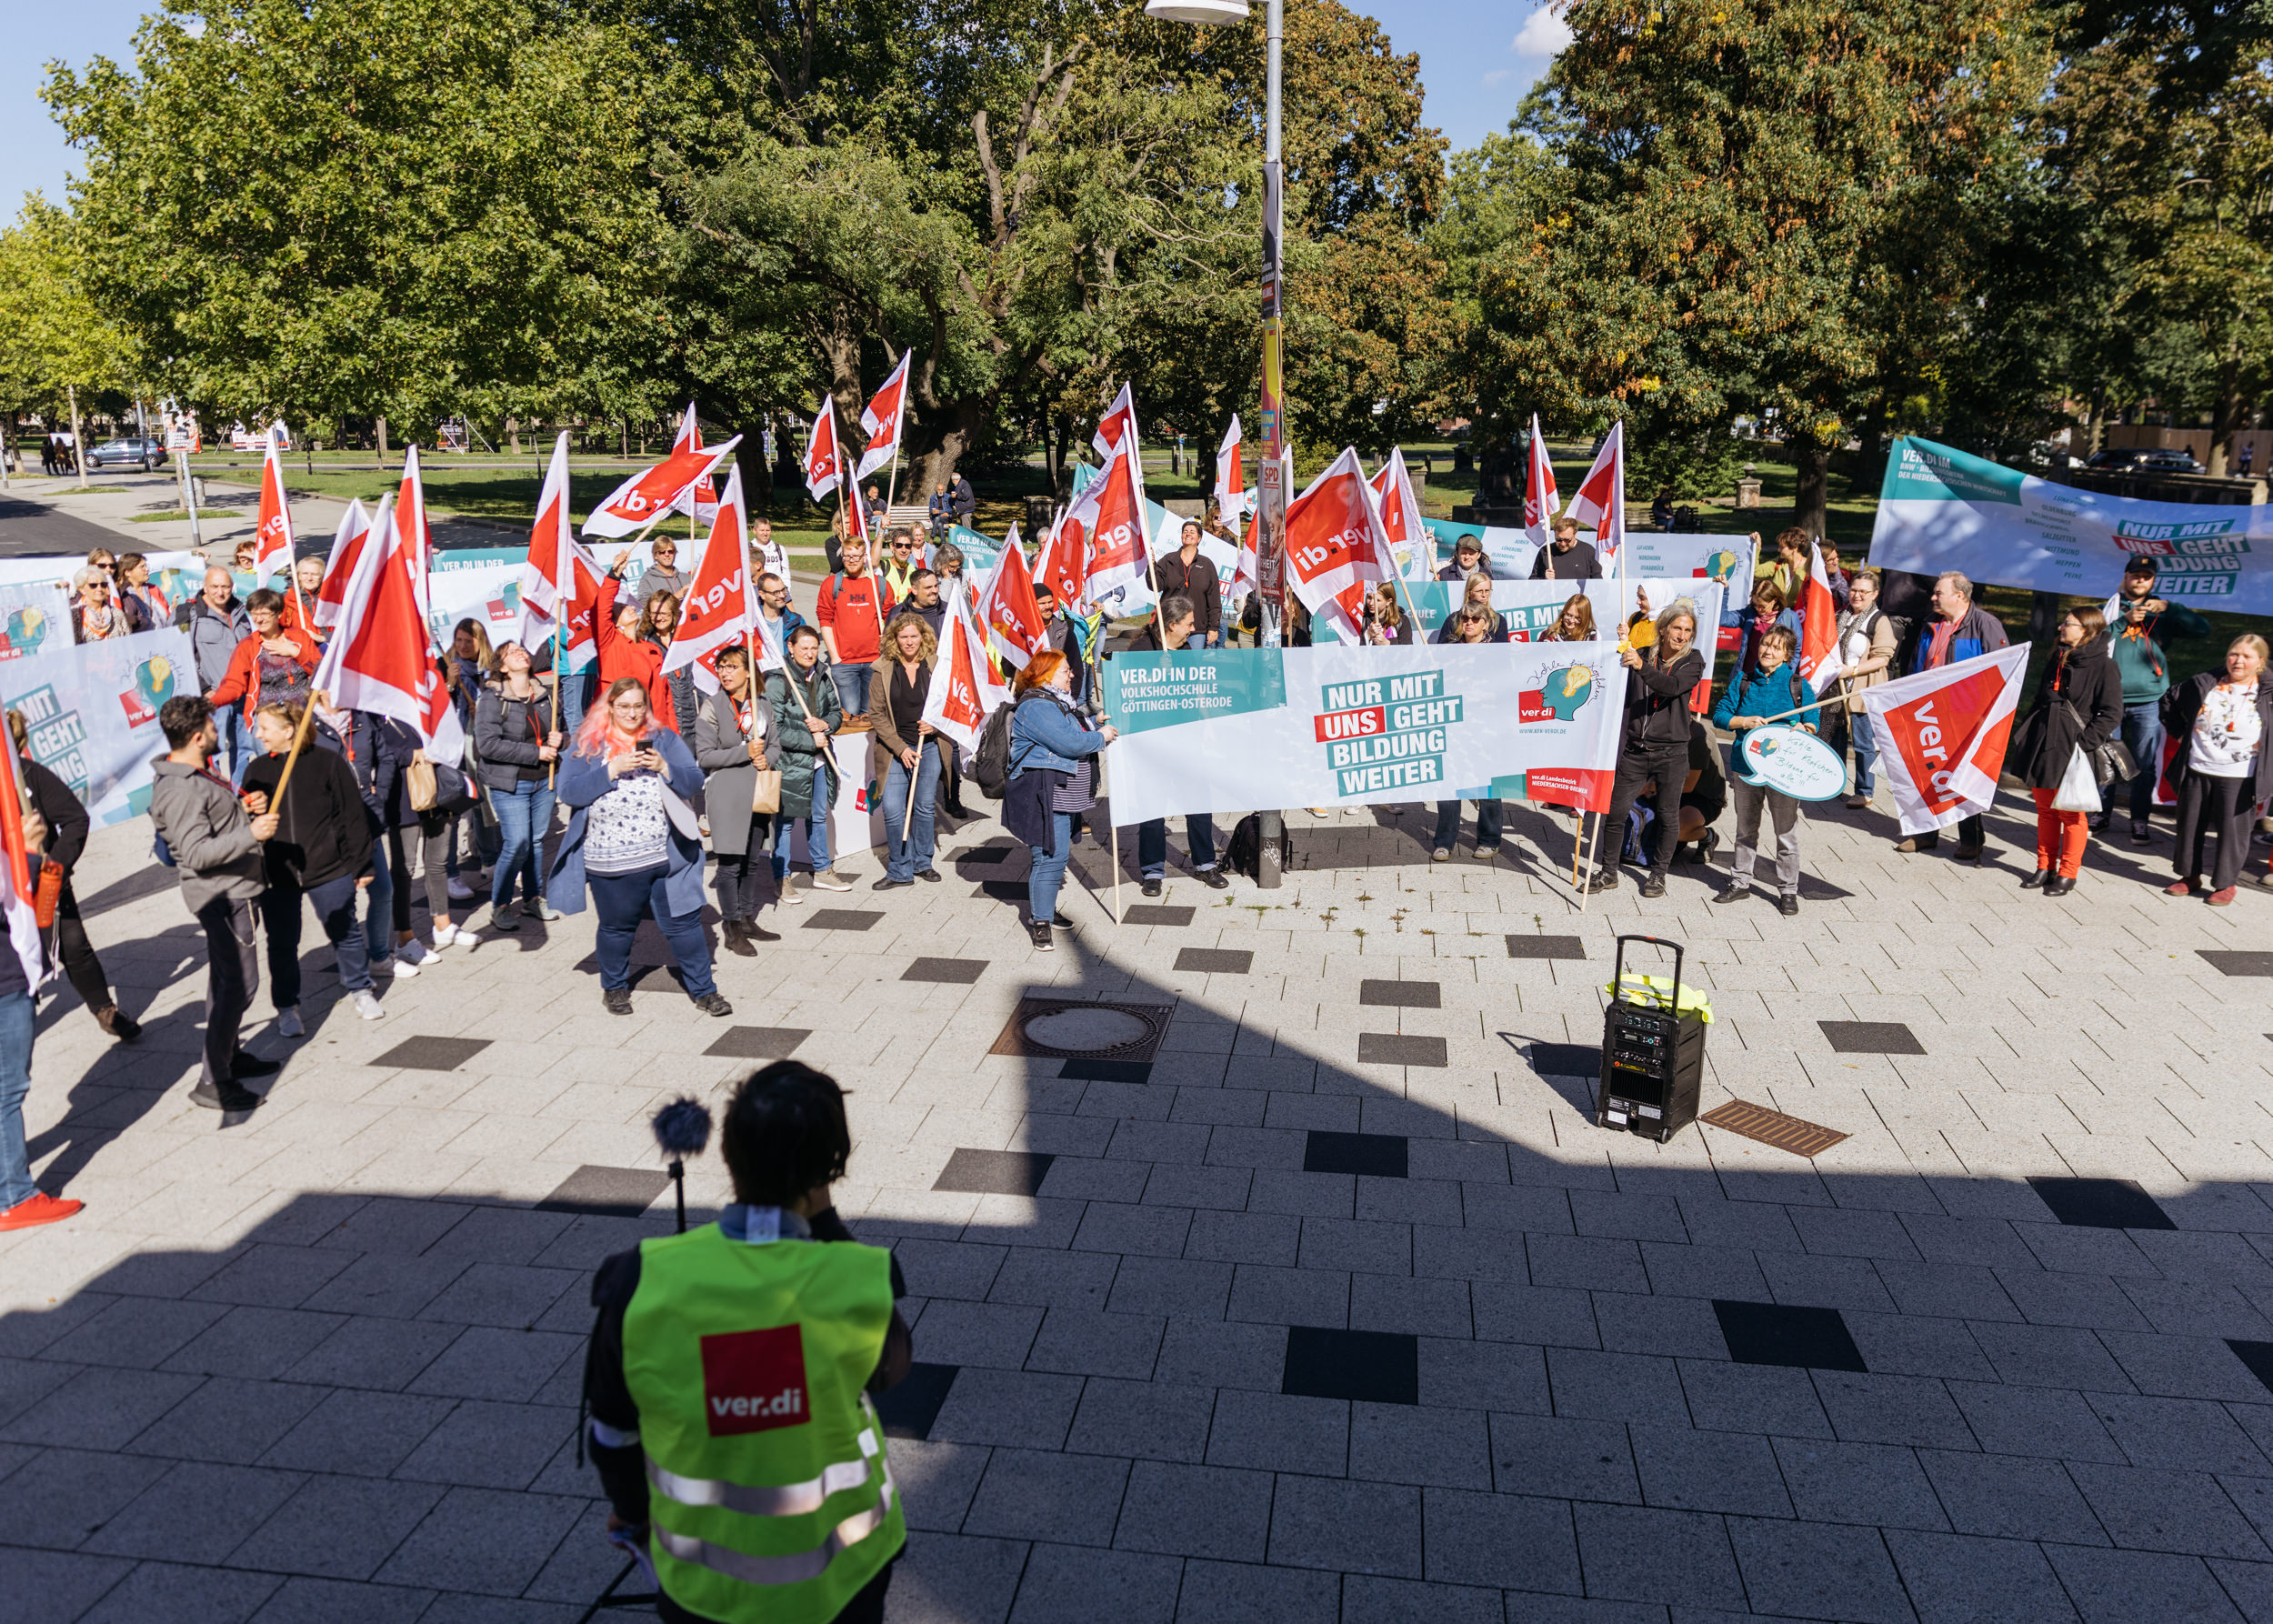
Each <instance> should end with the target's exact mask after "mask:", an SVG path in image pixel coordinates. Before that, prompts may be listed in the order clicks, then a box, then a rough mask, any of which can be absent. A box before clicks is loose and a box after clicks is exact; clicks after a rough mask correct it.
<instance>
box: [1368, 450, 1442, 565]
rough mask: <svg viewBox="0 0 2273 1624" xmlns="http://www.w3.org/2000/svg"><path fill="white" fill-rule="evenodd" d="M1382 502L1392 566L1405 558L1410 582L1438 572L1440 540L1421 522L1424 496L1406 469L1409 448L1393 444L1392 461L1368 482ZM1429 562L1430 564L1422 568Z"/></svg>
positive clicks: (1382, 466)
mask: <svg viewBox="0 0 2273 1624" xmlns="http://www.w3.org/2000/svg"><path fill="white" fill-rule="evenodd" d="M1367 484H1368V485H1370V486H1372V487H1373V494H1374V496H1375V499H1376V500H1377V501H1378V502H1379V503H1380V505H1381V531H1382V534H1383V535H1385V536H1387V537H1388V538H1389V557H1390V561H1391V564H1392V566H1394V565H1395V563H1396V561H1397V560H1398V559H1400V558H1402V559H1404V560H1405V561H1406V566H1405V568H1404V569H1403V571H1402V572H1401V573H1402V574H1403V575H1404V576H1405V578H1406V579H1407V580H1408V581H1415V580H1427V579H1428V578H1429V577H1430V576H1434V575H1435V574H1436V573H1437V541H1436V537H1434V536H1431V535H1430V534H1429V533H1428V526H1427V525H1425V524H1423V523H1422V522H1421V505H1420V498H1419V497H1418V496H1415V495H1414V494H1413V476H1412V475H1411V474H1409V473H1407V471H1406V467H1405V449H1404V447H1403V446H1391V447H1390V449H1389V460H1388V461H1387V462H1386V463H1383V464H1382V465H1381V468H1380V471H1379V472H1378V473H1377V474H1375V475H1374V476H1373V477H1372V478H1371V479H1369V480H1367ZM1423 565H1426V566H1427V567H1426V568H1424V567H1422V566H1423Z"/></svg>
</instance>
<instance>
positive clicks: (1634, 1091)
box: [1594, 936, 1705, 1145]
mask: <svg viewBox="0 0 2273 1624" xmlns="http://www.w3.org/2000/svg"><path fill="white" fill-rule="evenodd" d="M1628 942H1647V943H1649V944H1650V945H1651V946H1652V947H1670V948H1672V949H1673V993H1672V997H1670V998H1668V999H1667V1001H1666V1003H1665V1004H1664V1005H1662V1006H1660V1005H1657V1004H1655V1003H1642V1002H1640V1001H1638V1000H1637V999H1634V998H1629V997H1627V987H1626V944H1627V943H1628ZM1681 958H1682V953H1681V946H1680V944H1679V943H1677V942H1667V941H1661V940H1659V939H1658V938H1657V937H1654V936H1622V937H1618V945H1617V960H1616V963H1615V966H1614V967H1613V968H1612V970H1611V972H1610V987H1611V994H1610V1007H1608V1008H1607V1009H1606V1010H1604V1011H1603V1013H1602V1078H1601V1083H1600V1086H1599V1087H1598V1088H1597V1089H1596V1090H1595V1118H1594V1119H1595V1124H1596V1126H1597V1127H1599V1128H1617V1129H1621V1130H1623V1131H1624V1132H1627V1133H1637V1134H1647V1135H1649V1136H1651V1137H1652V1138H1656V1139H1657V1142H1658V1143H1659V1144H1661V1145H1662V1144H1663V1143H1665V1142H1666V1141H1667V1139H1669V1138H1672V1137H1673V1136H1674V1135H1675V1134H1676V1133H1677V1132H1679V1131H1680V1130H1681V1129H1682V1128H1687V1126H1688V1125H1689V1124H1690V1123H1692V1122H1694V1121H1696V1120H1697V1093H1698V1089H1699V1088H1700V1086H1701V1085H1702V1082H1703V1079H1704V1074H1705V1018H1704V1016H1702V1015H1700V1014H1698V1013H1697V1012H1695V1011H1693V1010H1692V1011H1687V1012H1684V1011H1683V1010H1682V1008H1681Z"/></svg>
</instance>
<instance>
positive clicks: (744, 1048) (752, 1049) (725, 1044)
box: [703, 1027, 813, 1060]
mask: <svg viewBox="0 0 2273 1624" xmlns="http://www.w3.org/2000/svg"><path fill="white" fill-rule="evenodd" d="M812 1036H813V1033H812V1031H811V1030H810V1029H809V1028H805V1027H728V1028H726V1031H725V1032H724V1033H722V1034H720V1036H719V1038H718V1041H717V1042H716V1043H714V1044H712V1045H711V1046H710V1047H709V1048H706V1049H705V1050H703V1053H705V1054H706V1055H718V1056H721V1057H723V1058H727V1059H733V1060H786V1059H787V1058H789V1057H790V1056H792V1055H794V1054H796V1052H797V1045H799V1044H800V1043H803V1042H804V1041H805V1040H806V1038H810V1037H812Z"/></svg>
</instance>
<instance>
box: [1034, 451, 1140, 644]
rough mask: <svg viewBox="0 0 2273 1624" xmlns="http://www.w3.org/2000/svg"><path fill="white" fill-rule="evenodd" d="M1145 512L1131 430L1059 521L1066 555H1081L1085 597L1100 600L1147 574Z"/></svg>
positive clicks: (1059, 535)
mask: <svg viewBox="0 0 2273 1624" xmlns="http://www.w3.org/2000/svg"><path fill="white" fill-rule="evenodd" d="M1145 515H1146V507H1145V478H1144V475H1143V473H1142V472H1141V471H1140V470H1139V469H1138V467H1137V464H1136V436H1134V435H1133V434H1132V435H1131V436H1128V437H1127V438H1126V439H1124V440H1122V441H1121V443H1120V445H1119V446H1117V447H1116V448H1115V450H1114V452H1113V455H1112V456H1110V457H1108V458H1107V459H1106V464H1105V472H1104V473H1102V474H1100V475H1099V476H1097V477H1096V479H1095V480H1093V481H1092V482H1091V483H1090V485H1089V486H1088V488H1087V489H1086V490H1084V491H1083V492H1082V493H1081V494H1080V495H1079V496H1076V497H1075V498H1074V500H1073V506H1070V507H1068V508H1066V516H1064V517H1063V518H1061V519H1059V520H1058V521H1057V545H1058V546H1060V547H1061V548H1066V549H1067V552H1066V557H1067V558H1068V559H1071V558H1073V557H1076V556H1078V557H1080V558H1081V559H1082V565H1081V601H1082V602H1083V603H1086V604H1095V603H1098V602H1100V601H1102V600H1103V599H1105V598H1106V597H1109V596H1112V595H1113V594H1115V593H1116V592H1119V591H1120V590H1122V589H1123V588H1124V587H1126V586H1134V585H1136V583H1137V582H1139V581H1142V580H1144V579H1145V578H1146V576H1147V571H1148V569H1149V567H1150V565H1149V560H1150V558H1151V551H1150V547H1149V546H1148V541H1149V538H1148V537H1147V536H1146V534H1145Z"/></svg>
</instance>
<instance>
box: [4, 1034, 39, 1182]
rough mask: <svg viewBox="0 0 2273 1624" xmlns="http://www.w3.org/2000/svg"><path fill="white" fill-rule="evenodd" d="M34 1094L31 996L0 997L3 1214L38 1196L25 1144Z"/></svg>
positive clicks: (29, 1154) (30, 1156) (30, 1160)
mask: <svg viewBox="0 0 2273 1624" xmlns="http://www.w3.org/2000/svg"><path fill="white" fill-rule="evenodd" d="M31 1091H32V995H31V994H30V993H28V992H12V993H10V994H9V995H8V996H7V997H5V998H0V1212H5V1210H7V1208H11V1207H21V1206H23V1205H24V1203H25V1202H26V1201H28V1200H30V1199H31V1198H33V1197H34V1196H35V1195H37V1194H38V1193H39V1187H38V1186H37V1185H35V1184H34V1183H33V1182H32V1153H31V1151H30V1150H29V1149H28V1148H26V1147H25V1143H24V1097H25V1095H26V1094H29V1093H30V1092H31Z"/></svg>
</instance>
